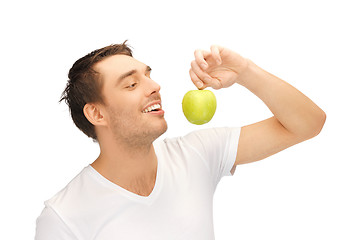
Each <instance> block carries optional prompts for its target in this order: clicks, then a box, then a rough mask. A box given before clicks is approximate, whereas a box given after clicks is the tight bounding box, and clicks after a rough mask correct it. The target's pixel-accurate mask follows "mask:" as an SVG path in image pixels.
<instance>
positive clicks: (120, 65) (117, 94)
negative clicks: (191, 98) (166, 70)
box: [95, 55, 167, 145]
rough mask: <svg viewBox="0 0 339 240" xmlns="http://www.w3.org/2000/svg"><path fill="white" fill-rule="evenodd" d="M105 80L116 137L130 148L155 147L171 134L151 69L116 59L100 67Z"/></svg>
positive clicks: (108, 115)
mask: <svg viewBox="0 0 339 240" xmlns="http://www.w3.org/2000/svg"><path fill="white" fill-rule="evenodd" d="M95 69H96V70H97V71H99V72H100V74H101V75H102V77H103V89H102V94H103V97H104V101H105V106H102V107H103V111H104V113H105V117H106V121H107V127H108V128H109V131H110V132H111V133H112V134H113V136H114V137H115V138H116V139H118V140H119V141H122V142H124V143H128V145H143V144H149V143H152V142H153V141H154V140H155V139H156V138H158V137H159V136H160V135H161V134H163V133H164V132H165V131H166V130H167V123H166V121H165V119H164V111H163V110H162V105H161V97H160V93H159V91H160V86H159V85H158V84H157V83H156V82H154V81H153V80H152V79H151V77H150V73H151V69H150V67H149V66H147V65H145V64H144V63H141V62H139V61H137V60H136V59H134V58H133V57H130V56H126V55H114V56H110V57H108V58H106V59H105V60H103V61H101V62H99V63H97V64H96V65H95Z"/></svg>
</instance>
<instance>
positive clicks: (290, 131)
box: [190, 46, 326, 165]
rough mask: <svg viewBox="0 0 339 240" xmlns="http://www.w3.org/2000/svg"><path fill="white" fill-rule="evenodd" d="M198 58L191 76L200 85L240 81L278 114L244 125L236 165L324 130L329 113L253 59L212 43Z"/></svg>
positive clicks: (259, 158) (225, 85)
mask: <svg viewBox="0 0 339 240" xmlns="http://www.w3.org/2000/svg"><path fill="white" fill-rule="evenodd" d="M195 57H196V59H195V60H194V61H193V62H192V68H191V70H190V76H191V78H192V81H193V82H194V83H195V84H196V86H197V87H198V88H200V89H202V88H205V87H208V86H210V87H212V88H214V89H219V88H223V87H229V86H231V85H232V84H234V83H238V84H240V85H242V86H244V87H246V88H247V89H248V90H250V91H251V92H253V93H254V94H255V95H256V96H258V97H259V98H260V99H261V100H262V101H263V102H264V103H265V104H266V105H267V107H268V108H269V109H270V110H271V112H272V113H273V115H274V116H273V117H271V118H269V119H266V120H264V121H261V122H257V123H254V124H251V125H248V126H244V127H242V129H241V134H240V138H239V146H238V153H237V158H236V162H235V165H239V164H244V163H250V162H254V161H258V160H261V159H264V158H266V157H268V156H271V155H273V154H275V153H277V152H279V151H281V150H283V149H286V148H288V147H290V146H292V145H295V144H297V143H299V142H302V141H305V140H307V139H309V138H312V137H314V136H316V135H317V134H318V133H319V132H320V131H321V129H322V127H323V125H324V123H325V119H326V115H325V113H324V112H323V111H322V110H321V109H320V108H319V107H318V106H317V105H316V104H314V103H313V102H312V101H311V100H310V99H309V98H307V97H306V96H305V95H304V94H302V93H301V92H300V91H298V90H297V89H295V88H294V87H293V86H291V85H290V84H288V83H287V82H285V81H283V80H281V79H279V78H278V77H276V76H274V75H272V74H270V73H268V72H266V71H265V70H263V69H261V68H260V67H258V66H257V65H255V64H254V63H253V62H252V61H250V60H248V59H245V58H243V57H241V56H240V55H239V54H237V53H235V52H232V51H231V50H229V49H225V48H223V47H220V46H212V47H211V52H207V51H202V50H197V51H196V52H195ZM204 64H207V67H206V66H205V67H204ZM201 83H202V84H203V85H202V86H201V85H199V84H201Z"/></svg>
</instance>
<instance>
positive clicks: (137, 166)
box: [91, 142, 158, 185]
mask: <svg viewBox="0 0 339 240" xmlns="http://www.w3.org/2000/svg"><path fill="white" fill-rule="evenodd" d="M157 164H158V162H157V157H156V154H155V151H154V147H153V144H152V143H150V144H147V145H143V146H138V147H136V146H135V145H134V146H131V145H130V146H128V145H126V144H121V143H120V144H118V143H117V142H115V143H112V142H110V143H106V144H100V155H99V157H98V158H97V159H96V160H95V161H94V162H93V163H92V164H91V165H92V167H93V168H94V169H96V170H97V171H98V172H99V173H100V174H101V175H103V176H104V177H105V178H107V179H108V180H110V181H112V182H114V183H117V184H119V185H129V184H131V183H132V182H135V181H143V182H150V181H154V179H155V176H156V172H157Z"/></svg>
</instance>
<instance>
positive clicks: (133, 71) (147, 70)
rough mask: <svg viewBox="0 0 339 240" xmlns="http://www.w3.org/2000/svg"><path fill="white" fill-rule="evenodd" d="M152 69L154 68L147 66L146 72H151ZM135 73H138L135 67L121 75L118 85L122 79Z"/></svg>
mask: <svg viewBox="0 0 339 240" xmlns="http://www.w3.org/2000/svg"><path fill="white" fill-rule="evenodd" d="M150 71H152V68H151V67H150V66H146V69H145V73H146V72H150ZM135 73H137V70H136V69H133V70H130V71H128V72H126V73H124V74H122V75H120V77H119V78H118V80H117V84H116V85H119V84H120V83H121V81H122V80H124V79H125V78H127V77H129V76H131V75H133V74H135Z"/></svg>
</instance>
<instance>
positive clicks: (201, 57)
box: [194, 49, 210, 70]
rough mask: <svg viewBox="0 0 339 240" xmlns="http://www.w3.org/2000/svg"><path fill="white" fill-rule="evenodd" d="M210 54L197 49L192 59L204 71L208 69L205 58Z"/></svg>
mask: <svg viewBox="0 0 339 240" xmlns="http://www.w3.org/2000/svg"><path fill="white" fill-rule="evenodd" d="M209 54H210V53H209V52H207V51H205V50H200V49H197V50H195V51H194V57H195V60H196V61H197V63H198V65H199V66H200V68H201V69H203V70H206V69H207V68H208V63H207V62H206V60H205V59H206V57H207V56H208V55H209Z"/></svg>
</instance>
